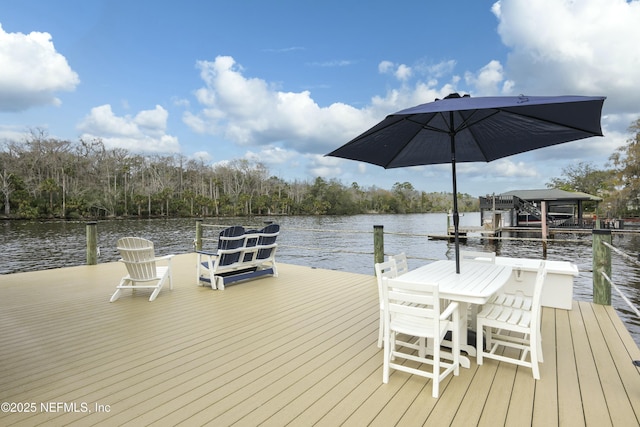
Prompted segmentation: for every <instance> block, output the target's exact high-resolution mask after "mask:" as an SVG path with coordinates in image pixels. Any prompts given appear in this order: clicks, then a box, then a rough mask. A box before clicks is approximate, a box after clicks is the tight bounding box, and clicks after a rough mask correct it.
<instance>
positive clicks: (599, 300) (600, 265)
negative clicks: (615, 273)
mask: <svg viewBox="0 0 640 427" xmlns="http://www.w3.org/2000/svg"><path fill="white" fill-rule="evenodd" d="M603 242H606V243H608V244H611V230H597V229H596V230H593V243H592V247H593V302H594V303H595V304H603V305H611V284H610V283H609V282H608V281H607V280H606V279H605V278H604V277H602V272H604V273H605V274H606V275H607V276H608V277H611V249H609V247H608V246H605V245H603V244H602V243H603Z"/></svg>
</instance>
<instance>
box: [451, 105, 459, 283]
mask: <svg viewBox="0 0 640 427" xmlns="http://www.w3.org/2000/svg"><path fill="white" fill-rule="evenodd" d="M451 115H452V116H453V113H452V114H451ZM451 126H452V127H453V117H451ZM450 136H451V174H452V176H453V231H454V234H453V238H454V242H455V253H456V274H460V239H459V237H458V224H459V223H460V216H459V215H458V184H457V183H456V136H455V132H453V131H452V132H451V133H450Z"/></svg>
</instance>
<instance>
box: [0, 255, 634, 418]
mask: <svg viewBox="0 0 640 427" xmlns="http://www.w3.org/2000/svg"><path fill="white" fill-rule="evenodd" d="M194 271H195V255H193V254H185V255H179V256H177V257H175V258H174V289H173V291H171V290H169V289H168V288H165V289H163V291H162V292H161V293H160V295H159V296H158V298H157V299H156V300H155V301H154V302H149V301H148V297H149V295H150V292H151V291H149V290H138V291H136V293H135V295H133V294H132V293H131V292H124V294H123V295H122V296H121V298H120V299H119V300H118V301H116V302H114V303H109V297H110V295H111V294H112V293H113V291H114V290H115V285H116V284H117V282H118V280H119V279H120V277H122V275H123V274H124V266H122V265H121V264H118V263H106V264H99V265H97V266H78V267H69V268H63V269H55V270H47V271H39V272H32V273H19V274H12V275H5V276H0V295H1V296H2V298H0V332H1V333H0V363H1V368H2V370H1V371H2V375H0V401H2V402H22V403H24V402H34V403H36V404H37V405H38V406H37V411H36V412H35V413H22V414H17V413H6V412H3V413H0V424H1V425H16V426H19V425H24V426H33V425H39V424H45V423H46V424H52V425H81V426H84V425H158V426H165V425H203V424H211V425H220V426H224V425H240V426H244V425H246V426H252V425H265V426H282V425H295V426H299V425H326V426H334V425H337V424H343V425H346V426H349V425H366V424H368V425H372V426H390V425H402V426H405V425H425V424H426V425H434V424H435V425H453V426H468V425H485V426H489V425H491V426H493V425H509V426H512V425H540V426H543V425H544V426H545V427H546V426H549V425H559V426H563V425H571V426H573V425H599V426H600V425H614V426H618V425H637V424H638V422H639V420H640V415H639V414H640V373H639V371H638V368H636V367H635V366H633V364H632V363H631V361H632V360H637V359H640V351H639V350H638V347H637V345H636V344H635V342H634V341H633V339H632V338H631V337H630V335H629V333H628V332H627V331H626V330H625V329H624V325H623V324H622V322H621V321H620V319H619V318H618V317H617V315H616V314H615V311H614V310H613V309H612V308H611V307H605V306H598V305H593V304H591V303H587V302H574V304H573V309H572V310H571V311H566V310H559V309H552V308H544V310H543V332H542V334H543V337H544V341H543V347H544V356H545V362H544V363H543V364H542V365H541V375H542V379H541V380H539V381H535V380H533V378H532V376H531V371H530V369H527V368H523V367H516V366H514V365H511V364H506V363H502V362H497V361H494V360H485V362H484V364H483V365H482V366H480V367H479V366H477V365H476V363H475V360H474V359H473V358H472V362H471V368H470V369H464V368H461V369H460V375H459V376H457V377H453V376H449V377H447V378H446V379H445V380H444V381H443V383H442V384H441V390H440V398H439V399H437V400H436V399H433V398H432V397H431V382H430V381H428V380H426V379H425V378H422V377H417V376H413V375H409V374H407V373H403V372H395V371H392V374H391V377H390V382H389V384H382V353H381V350H380V349H378V348H377V346H376V341H377V334H378V332H377V328H378V311H379V308H378V297H377V288H376V285H375V279H374V278H373V276H368V275H362V274H354V273H345V272H338V271H330V270H320V269H313V268H309V267H302V266H295V265H280V266H279V273H280V275H279V277H277V278H271V277H266V278H260V279H256V280H252V281H248V282H244V283H240V284H236V285H233V286H229V287H228V288H227V289H226V290H224V291H213V290H211V289H208V288H204V287H200V286H197V285H196V284H195V272H194ZM47 402H54V403H56V402H65V403H67V404H70V403H76V404H77V405H80V404H81V403H83V402H85V403H87V404H88V405H89V408H90V409H91V410H92V412H91V413H83V412H70V411H68V410H67V411H65V410H62V411H61V412H46V411H44V410H42V408H41V407H40V404H41V403H42V404H45V407H46V404H47ZM95 404H99V405H103V409H104V406H106V405H108V406H109V411H108V412H106V411H103V412H93V410H94V408H95V406H94V405H95ZM54 408H55V405H54ZM67 409H69V408H67Z"/></svg>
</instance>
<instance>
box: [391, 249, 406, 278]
mask: <svg viewBox="0 0 640 427" xmlns="http://www.w3.org/2000/svg"><path fill="white" fill-rule="evenodd" d="M389 259H393V260H395V262H396V269H397V270H398V275H401V274H404V273H407V272H409V263H408V262H407V254H405V253H404V252H400V253H399V254H397V255H389Z"/></svg>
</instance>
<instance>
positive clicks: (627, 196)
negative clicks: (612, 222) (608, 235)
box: [609, 118, 640, 214]
mask: <svg viewBox="0 0 640 427" xmlns="http://www.w3.org/2000/svg"><path fill="white" fill-rule="evenodd" d="M629 132H630V133H632V134H633V136H632V137H631V138H629V139H628V140H627V144H626V145H623V146H621V147H619V148H618V149H617V150H616V151H615V152H614V153H613V154H612V155H611V157H609V162H610V163H611V165H612V166H613V167H614V171H613V173H614V176H615V184H616V186H617V188H618V189H619V192H618V194H614V195H612V197H611V200H610V201H609V203H611V202H613V203H612V207H613V209H614V213H615V214H622V213H628V212H633V213H637V211H638V210H639V209H640V118H639V119H637V120H636V121H635V122H634V123H632V124H631V126H629Z"/></svg>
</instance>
